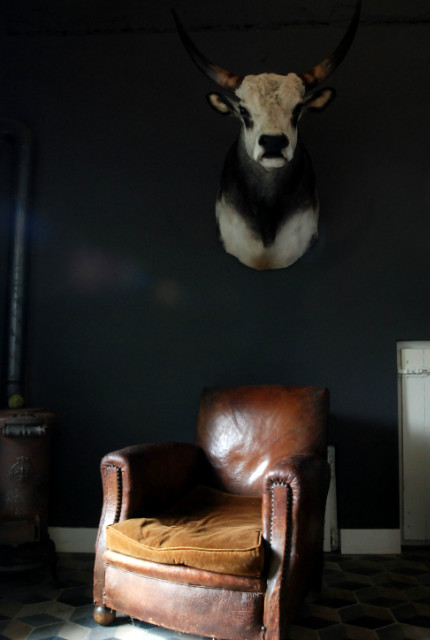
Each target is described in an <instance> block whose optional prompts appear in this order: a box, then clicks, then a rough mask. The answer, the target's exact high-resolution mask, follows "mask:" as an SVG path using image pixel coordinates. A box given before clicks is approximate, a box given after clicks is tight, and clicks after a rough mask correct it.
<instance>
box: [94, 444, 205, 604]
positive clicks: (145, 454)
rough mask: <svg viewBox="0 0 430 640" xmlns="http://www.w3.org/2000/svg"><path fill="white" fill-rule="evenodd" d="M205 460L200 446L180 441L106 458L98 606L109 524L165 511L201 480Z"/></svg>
mask: <svg viewBox="0 0 430 640" xmlns="http://www.w3.org/2000/svg"><path fill="white" fill-rule="evenodd" d="M203 460H204V457H203V453H202V451H201V449H200V448H199V447H197V446H196V445H193V444H187V443H179V442H163V443H154V444H140V445H134V446H131V447H126V448H125V449H120V450H119V451H113V452H112V453H108V454H107V455H106V456H105V457H104V458H103V459H102V462H101V474H102V482H103V509H102V514H101V518H100V524H99V529H98V534H97V541H96V560H95V570H94V571H95V576H94V601H95V602H96V603H97V604H103V583H104V567H103V561H102V554H103V553H104V551H105V549H106V527H107V525H109V524H113V523H114V522H119V521H120V520H126V519H128V518H134V517H137V516H145V515H146V514H150V513H155V512H157V511H159V510H161V509H163V507H164V506H165V505H167V504H168V503H169V502H172V501H174V500H175V499H176V498H178V497H179V496H180V495H181V494H182V493H183V492H184V491H186V490H187V489H188V488H189V487H191V486H192V485H193V484H195V483H196V482H197V481H198V475H199V471H201V470H202V462H203Z"/></svg>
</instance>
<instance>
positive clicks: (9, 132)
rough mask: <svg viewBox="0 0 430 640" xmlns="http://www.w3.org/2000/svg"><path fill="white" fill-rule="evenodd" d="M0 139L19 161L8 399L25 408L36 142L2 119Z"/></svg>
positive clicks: (8, 338)
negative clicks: (29, 234)
mask: <svg viewBox="0 0 430 640" xmlns="http://www.w3.org/2000/svg"><path fill="white" fill-rule="evenodd" d="M0 136H1V138H3V139H7V140H8V139H11V140H12V142H13V143H14V144H15V148H16V150H17V158H18V170H17V184H16V187H15V188H16V196H15V211H14V215H13V228H12V235H11V249H10V255H9V268H8V273H9V287H8V304H7V309H8V320H7V335H6V342H7V367H6V371H7V373H6V375H7V378H6V382H5V386H6V396H7V401H8V406H9V407H10V408H14V409H16V408H19V407H22V406H23V405H24V348H25V344H24V343H25V305H26V284H27V283H26V276H27V274H26V270H27V206H28V197H29V184H30V165H31V156H32V147H33V140H32V135H31V132H30V130H29V129H28V128H27V126H26V125H24V124H22V123H21V122H18V121H16V120H8V119H3V118H2V119H0Z"/></svg>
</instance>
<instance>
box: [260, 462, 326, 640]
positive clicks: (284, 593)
mask: <svg viewBox="0 0 430 640" xmlns="http://www.w3.org/2000/svg"><path fill="white" fill-rule="evenodd" d="M329 482H330V467H329V464H328V462H327V461H326V460H325V459H324V458H322V457H321V456H318V455H314V454H308V455H307V454H304V455H299V456H292V457H290V458H288V459H285V460H282V461H279V462H278V463H277V464H276V466H275V467H274V468H272V469H271V470H269V471H268V472H267V473H266V475H265V480H264V487H263V537H264V539H265V540H266V544H267V546H268V548H269V549H270V558H271V561H270V565H269V567H268V568H267V570H268V580H267V592H266V604H265V620H266V622H265V627H266V628H268V629H272V630H273V629H274V628H278V631H279V633H280V635H279V636H278V637H283V635H285V633H284V632H285V630H286V624H284V623H283V619H285V620H287V619H288V618H289V615H290V612H292V611H295V608H296V606H297V603H298V602H300V601H301V598H302V596H303V593H304V592H306V590H307V587H308V586H309V583H310V580H311V577H312V575H313V573H314V572H315V570H316V569H318V565H319V563H320V562H321V554H322V544H323V535H324V511H325V502H326V498H327V492H328V487H329ZM276 594H280V597H277V596H276ZM269 620H270V622H269ZM268 640H269V639H268Z"/></svg>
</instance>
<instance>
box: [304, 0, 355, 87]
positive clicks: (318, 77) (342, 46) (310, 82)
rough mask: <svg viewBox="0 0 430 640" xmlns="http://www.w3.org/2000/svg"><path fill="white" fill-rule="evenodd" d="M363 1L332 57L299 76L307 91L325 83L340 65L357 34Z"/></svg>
mask: <svg viewBox="0 0 430 640" xmlns="http://www.w3.org/2000/svg"><path fill="white" fill-rule="evenodd" d="M360 10H361V0H358V1H357V4H356V5H355V11H354V15H353V16H352V20H351V23H350V25H349V27H348V30H347V32H346V33H345V35H344V36H343V39H342V41H341V42H340V43H339V44H338V46H337V48H336V49H335V50H334V51H333V53H332V54H331V56H329V57H328V58H325V59H324V60H323V61H322V62H320V63H319V64H317V65H316V66H315V67H313V68H312V69H310V70H309V71H305V72H304V73H300V74H298V75H299V76H300V78H301V79H302V80H303V82H304V84H305V87H306V90H308V89H312V88H313V87H315V86H316V85H318V84H320V83H321V82H324V80H325V79H326V78H328V76H329V75H330V74H331V73H333V71H334V70H335V69H336V67H338V66H339V65H340V63H341V62H342V60H343V59H344V57H345V56H346V54H347V53H348V50H349V48H350V46H351V44H352V41H353V40H354V36H355V32H356V31H357V27H358V23H359V20H360Z"/></svg>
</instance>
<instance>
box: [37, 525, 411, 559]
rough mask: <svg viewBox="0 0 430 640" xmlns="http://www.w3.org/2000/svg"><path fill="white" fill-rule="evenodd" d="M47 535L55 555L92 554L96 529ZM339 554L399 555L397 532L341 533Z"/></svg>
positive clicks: (67, 529)
mask: <svg viewBox="0 0 430 640" xmlns="http://www.w3.org/2000/svg"><path fill="white" fill-rule="evenodd" d="M49 535H50V536H51V538H52V540H53V541H54V542H55V546H56V548H57V551H59V552H63V553H66V552H67V553H94V545H95V542H96V536H97V529H96V528H94V529H91V528H84V527H76V528H74V527H50V528H49ZM340 548H341V553H345V554H355V553H357V554H361V553H368V554H375V553H378V554H391V553H400V551H401V536H400V529H341V531H340Z"/></svg>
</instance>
